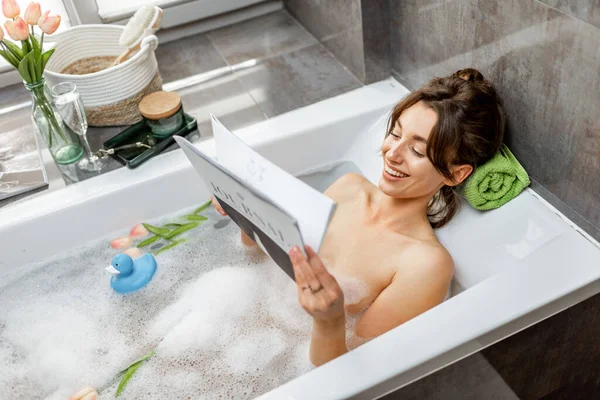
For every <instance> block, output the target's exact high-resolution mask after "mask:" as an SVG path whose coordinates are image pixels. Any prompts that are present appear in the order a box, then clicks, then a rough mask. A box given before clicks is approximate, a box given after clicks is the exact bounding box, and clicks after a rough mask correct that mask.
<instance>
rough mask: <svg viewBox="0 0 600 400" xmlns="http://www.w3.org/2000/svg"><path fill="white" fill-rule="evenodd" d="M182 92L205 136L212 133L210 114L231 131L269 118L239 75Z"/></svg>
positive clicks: (186, 104) (188, 109) (228, 76)
mask: <svg viewBox="0 0 600 400" xmlns="http://www.w3.org/2000/svg"><path fill="white" fill-rule="evenodd" d="M179 93H180V94H181V96H182V101H183V106H184V109H185V111H186V113H188V114H190V115H192V116H194V117H195V118H196V119H197V121H198V130H199V131H200V134H201V135H202V137H203V138H206V137H210V136H212V127H211V122H210V114H211V113H212V114H215V115H216V116H217V118H219V120H220V121H221V122H222V123H223V124H224V125H225V126H226V127H227V128H229V129H231V130H235V129H239V128H243V127H245V126H248V125H251V124H254V123H256V122H260V121H262V120H265V119H266V116H265V115H264V114H263V112H262V111H261V109H260V108H259V107H258V105H257V104H256V103H255V101H254V99H253V98H252V96H250V94H249V93H248V92H247V91H246V89H245V88H244V86H243V85H242V84H241V83H240V81H239V80H238V79H237V76H236V75H227V76H224V77H221V78H218V79H215V80H212V81H210V82H206V83H203V84H201V85H197V86H194V87H191V88H187V89H182V90H180V91H179Z"/></svg>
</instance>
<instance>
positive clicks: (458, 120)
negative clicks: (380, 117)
mask: <svg viewBox="0 0 600 400" xmlns="http://www.w3.org/2000/svg"><path fill="white" fill-rule="evenodd" d="M418 102H422V103H424V104H425V105H426V106H428V107H430V108H431V109H432V110H434V111H435V112H436V114H437V116H438V120H437V123H436V124H435V126H434V127H433V129H432V131H431V134H430V135H429V140H428V141H427V157H428V158H429V160H430V161H431V163H432V164H433V166H434V167H435V169H436V170H437V171H438V172H439V173H440V174H442V175H443V176H444V177H445V178H447V179H450V180H452V173H451V171H450V167H451V166H453V165H463V164H468V165H471V166H473V169H475V168H477V167H478V166H480V165H481V164H483V163H485V162H486V161H488V160H489V159H490V158H492V157H493V156H494V154H495V153H496V152H497V151H498V150H500V147H501V146H502V140H503V137H504V110H503V108H502V103H501V101H500V98H499V97H498V94H497V93H496V91H495V90H494V88H493V86H492V85H491V83H490V82H488V81H487V80H486V79H484V77H483V75H482V74H481V72H479V71H477V70H476V69H472V68H467V69H461V70H459V71H457V72H455V73H453V74H452V75H450V76H448V77H445V78H433V79H432V80H431V81H429V82H428V83H427V84H425V85H424V86H422V87H421V88H419V89H418V90H416V91H414V92H412V93H411V94H409V95H408V96H406V97H405V98H404V99H403V100H402V101H401V102H400V103H399V104H398V105H396V107H394V109H393V111H392V115H391V116H390V119H389V121H388V128H387V133H386V137H387V136H388V135H389V134H390V133H391V132H392V130H393V129H394V126H395V125H396V121H398V118H400V115H401V114H402V112H404V110H406V109H407V108H409V107H411V106H413V105H414V104H416V103H418ZM459 205H460V202H459V199H458V196H457V195H456V193H455V192H454V189H453V187H452V186H444V187H442V188H441V189H440V190H439V192H438V193H436V195H435V196H434V197H433V199H432V201H431V203H430V204H429V207H428V208H427V216H428V218H429V221H430V223H431V226H432V227H433V228H434V229H435V228H440V227H442V226H444V225H446V224H447V223H448V222H450V220H451V219H452V218H453V217H454V215H456V213H457V212H458V209H459Z"/></svg>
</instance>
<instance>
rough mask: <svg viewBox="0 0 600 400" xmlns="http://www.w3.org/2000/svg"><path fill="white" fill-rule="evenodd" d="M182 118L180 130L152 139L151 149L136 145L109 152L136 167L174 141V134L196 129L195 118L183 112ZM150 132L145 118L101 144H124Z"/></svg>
mask: <svg viewBox="0 0 600 400" xmlns="http://www.w3.org/2000/svg"><path fill="white" fill-rule="evenodd" d="M183 118H184V125H183V127H182V128H181V129H180V130H178V131H177V132H175V133H173V134H172V135H170V136H167V137H166V138H155V139H154V140H156V144H155V145H154V146H152V148H151V149H148V148H146V147H138V148H132V149H123V150H116V151H115V153H114V154H111V157H112V158H114V159H115V160H117V161H119V162H120V163H121V164H123V165H126V166H127V167H129V168H135V167H138V166H139V165H141V164H142V163H144V162H145V161H147V160H148V159H150V158H152V157H154V156H155V155H157V154H159V153H160V152H161V151H163V150H164V149H165V148H167V147H168V146H169V145H170V144H171V143H173V142H175V139H173V136H174V135H179V136H183V137H185V136H187V135H188V134H189V133H190V132H193V131H194V130H195V129H196V127H197V123H196V119H195V118H193V117H191V116H189V115H188V114H183ZM150 133H151V132H150V127H148V125H147V124H146V121H145V120H142V121H140V122H138V123H137V124H135V125H131V126H130V127H129V128H127V129H125V130H124V131H123V132H121V133H119V134H118V135H116V136H113V137H112V138H110V139H108V140H107V141H106V142H104V143H103V144H102V146H103V147H104V149H105V150H108V149H113V148H115V147H119V146H123V145H126V144H134V143H136V142H142V141H144V139H145V138H146V137H147V136H148V135H150Z"/></svg>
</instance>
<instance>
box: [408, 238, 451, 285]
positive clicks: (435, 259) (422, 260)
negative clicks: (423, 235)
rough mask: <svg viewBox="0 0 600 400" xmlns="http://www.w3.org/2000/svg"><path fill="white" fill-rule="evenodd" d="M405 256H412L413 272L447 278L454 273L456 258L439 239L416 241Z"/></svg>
mask: <svg viewBox="0 0 600 400" xmlns="http://www.w3.org/2000/svg"><path fill="white" fill-rule="evenodd" d="M407 253H408V254H406V253H405V254H404V257H408V258H410V260H411V261H412V262H411V263H410V264H411V265H412V266H413V267H417V266H418V267H417V268H411V270H412V272H414V273H417V274H425V275H427V276H432V275H433V276H437V277H439V278H440V279H442V280H447V279H450V278H451V277H452V275H453V274H454V260H453V259H452V256H451V255H450V252H449V251H448V250H447V249H446V248H445V247H444V246H443V245H442V244H441V243H440V242H439V241H437V240H421V241H418V242H416V243H414V245H413V246H411V248H410V250H409V251H408V252H407Z"/></svg>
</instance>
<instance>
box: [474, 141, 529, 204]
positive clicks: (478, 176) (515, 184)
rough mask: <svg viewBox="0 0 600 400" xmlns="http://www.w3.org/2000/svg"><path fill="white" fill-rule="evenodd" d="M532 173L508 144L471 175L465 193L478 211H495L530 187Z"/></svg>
mask: <svg viewBox="0 0 600 400" xmlns="http://www.w3.org/2000/svg"><path fill="white" fill-rule="evenodd" d="M529 183H530V182H529V176H527V172H526V171H525V169H524V168H523V167H522V166H521V164H519V161H517V159H516V158H515V156H514V155H513V153H511V152H510V150H509V149H508V147H506V145H504V144H503V145H502V148H501V149H500V151H499V152H498V153H497V154H496V155H495V156H494V157H493V158H492V159H491V160H489V161H488V162H486V163H485V164H483V165H481V166H480V167H478V168H477V169H475V171H474V172H473V174H472V175H471V177H469V179H468V180H467V182H466V183H465V185H464V188H463V196H464V197H465V199H467V201H468V202H469V204H471V205H472V206H473V207H474V208H476V209H478V210H492V209H494V208H498V207H500V206H503V205H504V204H506V203H508V202H509V201H511V200H512V199H514V198H515V197H517V195H518V194H519V193H521V191H522V190H523V189H525V188H526V187H527V186H529Z"/></svg>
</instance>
